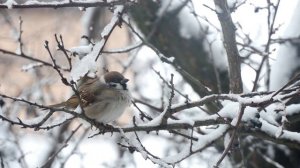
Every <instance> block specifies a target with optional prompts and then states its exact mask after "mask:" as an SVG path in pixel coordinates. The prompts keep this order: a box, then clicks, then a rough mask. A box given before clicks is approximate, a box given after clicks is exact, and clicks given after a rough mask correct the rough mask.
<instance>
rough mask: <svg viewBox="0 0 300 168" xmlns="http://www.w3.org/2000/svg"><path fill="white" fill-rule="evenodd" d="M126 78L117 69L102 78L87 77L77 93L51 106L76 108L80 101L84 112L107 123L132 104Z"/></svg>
mask: <svg viewBox="0 0 300 168" xmlns="http://www.w3.org/2000/svg"><path fill="white" fill-rule="evenodd" d="M128 81H129V80H128V79H126V78H125V77H124V76H123V75H122V74H121V73H119V72H117V71H110V72H107V73H105V74H104V75H102V76H101V77H100V78H99V77H96V78H89V77H85V78H83V79H82V80H81V81H80V82H79V87H78V92H79V95H80V98H81V102H80V101H79V98H78V96H77V95H75V94H74V95H72V96H71V97H70V98H69V99H68V100H67V101H65V102H62V103H59V104H54V105H51V106H50V107H56V108H57V107H65V108H69V109H76V108H77V107H78V106H79V105H80V103H81V107H82V108H83V110H84V114H85V115H86V116H87V117H89V118H91V119H95V120H96V121H98V122H101V123H103V124H107V123H109V122H112V121H114V120H116V119H117V118H119V117H120V116H121V115H122V113H123V112H124V110H125V108H126V107H127V106H129V105H130V104H131V96H130V93H129V91H128V89H127V82H128Z"/></svg>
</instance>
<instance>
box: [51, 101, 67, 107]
mask: <svg viewBox="0 0 300 168" xmlns="http://www.w3.org/2000/svg"><path fill="white" fill-rule="evenodd" d="M65 106H66V105H65V102H62V103H58V104H52V105H49V106H47V107H48V108H62V107H65Z"/></svg>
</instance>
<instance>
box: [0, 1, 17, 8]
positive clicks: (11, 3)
mask: <svg viewBox="0 0 300 168" xmlns="http://www.w3.org/2000/svg"><path fill="white" fill-rule="evenodd" d="M17 4H18V3H17V2H16V1H15V0H7V1H6V2H5V3H3V5H6V6H7V8H8V9H12V8H13V5H17Z"/></svg>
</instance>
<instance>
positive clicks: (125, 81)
mask: <svg viewBox="0 0 300 168" xmlns="http://www.w3.org/2000/svg"><path fill="white" fill-rule="evenodd" d="M128 81H129V79H126V78H125V79H123V80H121V82H120V83H121V84H125V83H127V82H128Z"/></svg>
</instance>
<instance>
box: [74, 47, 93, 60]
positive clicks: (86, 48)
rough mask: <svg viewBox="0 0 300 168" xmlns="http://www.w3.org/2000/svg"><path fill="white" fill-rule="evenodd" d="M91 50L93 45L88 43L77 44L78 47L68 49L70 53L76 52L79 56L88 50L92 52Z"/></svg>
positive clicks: (87, 52)
mask: <svg viewBox="0 0 300 168" xmlns="http://www.w3.org/2000/svg"><path fill="white" fill-rule="evenodd" d="M92 50H93V45H92V44H90V45H85V46H78V47H72V48H71V49H70V51H71V52H72V53H76V54H78V55H79V56H80V57H83V56H85V55H87V54H89V53H90V52H92Z"/></svg>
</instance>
